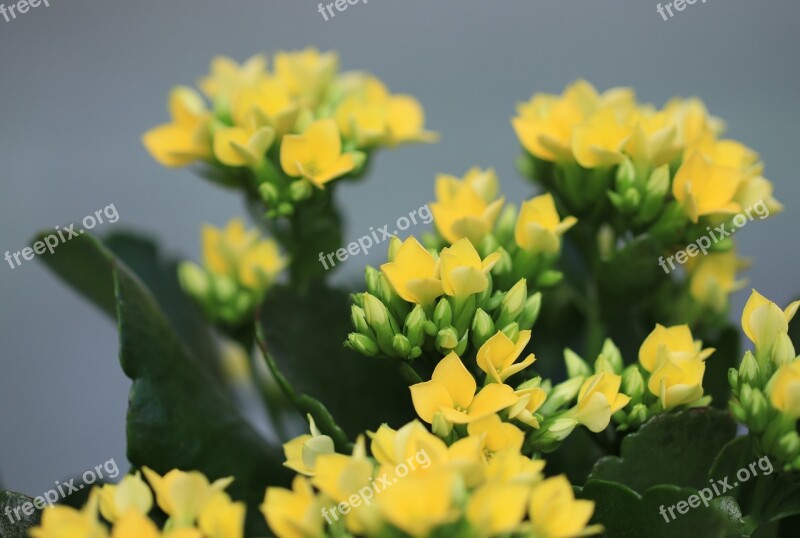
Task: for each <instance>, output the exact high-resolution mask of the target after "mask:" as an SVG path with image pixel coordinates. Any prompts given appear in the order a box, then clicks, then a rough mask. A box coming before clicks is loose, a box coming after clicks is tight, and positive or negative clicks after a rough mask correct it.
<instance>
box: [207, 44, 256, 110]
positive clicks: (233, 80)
mask: <svg viewBox="0 0 800 538" xmlns="http://www.w3.org/2000/svg"><path fill="white" fill-rule="evenodd" d="M266 72H267V57H266V56H264V55H263V54H256V55H254V56H251V57H250V58H248V59H247V60H246V61H245V62H244V63H242V64H241V65H239V64H238V63H237V62H236V61H235V60H233V59H231V58H228V57H227V56H215V57H214V58H213V59H212V60H211V72H210V73H209V75H208V76H206V77H203V78H202V79H201V80H200V84H199V86H200V89H201V90H203V93H205V94H206V95H207V96H208V97H210V98H211V99H217V98H226V99H229V98H230V97H231V96H233V95H234V94H235V93H236V91H237V90H239V89H240V88H246V87H249V86H254V85H256V84H257V83H258V82H259V81H260V80H262V79H263V78H265V77H266Z"/></svg>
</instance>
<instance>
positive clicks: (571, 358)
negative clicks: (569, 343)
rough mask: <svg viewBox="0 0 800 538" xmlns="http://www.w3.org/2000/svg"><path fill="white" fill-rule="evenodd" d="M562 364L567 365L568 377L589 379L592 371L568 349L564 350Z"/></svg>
mask: <svg viewBox="0 0 800 538" xmlns="http://www.w3.org/2000/svg"><path fill="white" fill-rule="evenodd" d="M564 363H565V364H566V365H567V376H568V377H589V376H590V375H592V369H591V368H590V367H589V365H588V364H587V363H586V361H585V360H583V359H582V358H581V357H580V356H579V355H578V354H577V353H575V352H574V351H572V350H571V349H569V348H566V349H564Z"/></svg>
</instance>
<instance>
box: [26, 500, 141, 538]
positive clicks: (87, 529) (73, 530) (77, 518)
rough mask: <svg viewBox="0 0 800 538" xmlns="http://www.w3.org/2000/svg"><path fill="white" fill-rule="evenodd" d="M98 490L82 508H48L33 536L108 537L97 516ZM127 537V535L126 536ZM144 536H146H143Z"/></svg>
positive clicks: (62, 537) (50, 537) (56, 506)
mask: <svg viewBox="0 0 800 538" xmlns="http://www.w3.org/2000/svg"><path fill="white" fill-rule="evenodd" d="M97 507H98V498H97V494H96V491H93V492H92V493H91V494H90V495H89V501H88V502H87V503H86V505H85V506H84V507H83V508H82V509H81V510H75V509H74V508H70V507H69V506H64V505H60V504H58V505H55V506H51V507H49V508H46V509H45V510H44V512H43V513H42V521H41V523H40V525H39V526H38V527H34V528H33V529H31V530H30V531H29V532H30V536H31V538H76V537H80V538H108V532H106V528H105V526H104V525H102V524H101V523H100V521H99V520H98V518H97ZM126 538H127V537H126ZM143 538H144V537H143Z"/></svg>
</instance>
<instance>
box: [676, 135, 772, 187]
mask: <svg viewBox="0 0 800 538" xmlns="http://www.w3.org/2000/svg"><path fill="white" fill-rule="evenodd" d="M694 151H698V152H700V153H702V154H703V155H704V156H705V157H706V158H708V160H710V161H712V162H713V163H715V164H717V165H719V166H725V167H727V168H732V169H734V170H739V171H740V172H742V174H743V178H751V177H755V176H757V175H759V174H761V172H762V171H763V169H764V165H763V164H762V163H761V162H760V161H759V158H758V153H756V152H755V151H753V150H752V149H750V148H748V147H747V146H745V145H744V144H742V143H741V142H737V141H736V140H718V139H717V138H716V137H715V136H714V134H713V133H711V132H710V131H707V132H706V133H705V134H704V135H703V136H701V137H700V138H699V139H698V140H697V141H696V142H695V143H694V144H692V145H691V146H690V147H689V148H687V149H686V152H685V156H686V157H690V156H691V154H692V153H693V152H694Z"/></svg>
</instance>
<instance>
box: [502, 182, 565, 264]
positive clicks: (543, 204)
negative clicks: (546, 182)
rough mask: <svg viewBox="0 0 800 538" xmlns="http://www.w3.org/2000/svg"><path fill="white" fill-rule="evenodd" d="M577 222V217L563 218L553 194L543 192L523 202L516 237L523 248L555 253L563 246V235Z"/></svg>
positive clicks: (516, 227)
mask: <svg viewBox="0 0 800 538" xmlns="http://www.w3.org/2000/svg"><path fill="white" fill-rule="evenodd" d="M577 222H578V219H576V218H575V217H567V218H565V219H564V220H561V218H560V217H559V216H558V211H556V204H555V201H554V200H553V196H552V195H551V194H550V193H547V194H542V195H541V196H536V197H535V198H531V199H530V200H528V201H527V202H523V204H522V207H521V208H520V211H519V216H518V217H517V224H516V226H515V228H514V239H515V240H516V242H517V245H518V246H519V247H520V248H521V249H523V250H526V251H529V252H533V253H545V254H554V253H556V252H558V251H559V249H560V248H561V239H560V238H561V236H562V235H564V233H565V232H566V231H567V230H569V229H570V228H572V227H573V226H574V225H575V224H576V223H577Z"/></svg>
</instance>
